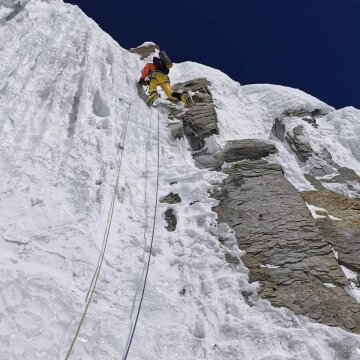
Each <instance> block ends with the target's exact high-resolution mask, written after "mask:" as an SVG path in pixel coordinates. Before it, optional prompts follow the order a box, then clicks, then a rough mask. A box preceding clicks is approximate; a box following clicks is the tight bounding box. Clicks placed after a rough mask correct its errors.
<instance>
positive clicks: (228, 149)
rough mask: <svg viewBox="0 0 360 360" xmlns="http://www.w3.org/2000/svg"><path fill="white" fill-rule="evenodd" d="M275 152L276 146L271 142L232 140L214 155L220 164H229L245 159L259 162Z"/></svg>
mask: <svg viewBox="0 0 360 360" xmlns="http://www.w3.org/2000/svg"><path fill="white" fill-rule="evenodd" d="M277 152H278V150H277V148H276V146H275V145H274V144H273V143H271V142H267V141H262V140H258V139H245V140H232V141H228V142H227V143H226V145H225V147H224V148H223V150H222V151H220V152H219V153H218V154H216V158H217V159H218V161H219V162H220V163H224V162H228V163H230V162H236V161H241V160H245V159H249V160H259V159H261V158H263V157H266V156H268V155H270V154H275V153H277Z"/></svg>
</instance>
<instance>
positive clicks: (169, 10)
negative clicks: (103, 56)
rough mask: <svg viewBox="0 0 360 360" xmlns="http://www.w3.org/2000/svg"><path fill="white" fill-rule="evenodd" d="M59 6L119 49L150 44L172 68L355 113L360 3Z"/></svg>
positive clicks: (306, 0)
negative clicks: (213, 73) (191, 68)
mask: <svg viewBox="0 0 360 360" xmlns="http://www.w3.org/2000/svg"><path fill="white" fill-rule="evenodd" d="M66 2H70V3H72V4H76V5H78V6H79V7H80V8H81V9H82V10H83V11H84V12H85V13H86V14H87V15H88V16H90V17H91V18H93V19H94V20H95V21H96V22H97V23H98V24H99V25H100V26H101V28H102V29H103V30H105V31H106V32H108V33H109V34H110V35H111V36H112V37H113V38H114V39H115V40H117V41H118V43H119V44H120V45H121V46H122V47H124V48H130V47H136V46H137V45H139V44H141V43H143V42H144V41H153V42H155V43H158V44H159V45H160V47H161V48H162V49H163V50H165V51H166V52H167V53H168V55H169V56H170V58H171V59H172V60H173V61H174V62H182V61H187V60H190V61H195V62H199V63H202V64H206V65H209V66H212V67H215V68H218V69H220V70H222V71H224V72H225V73H227V74H228V75H229V76H231V77H232V78H233V79H235V80H237V81H239V82H240V83H241V84H252V83H272V84H280V85H286V86H291V87H295V88H299V89H301V90H304V91H306V92H308V93H310V94H312V95H314V96H316V97H318V98H320V99H321V100H324V101H325V102H327V103H329V104H330V105H332V106H335V107H337V108H339V107H344V106H347V105H353V106H355V107H357V108H360V91H359V84H360V71H359V66H360V44H359V42H360V39H359V37H360V0H246V1H245V0H223V1H220V0H218V1H216V2H213V1H211V0H209V1H205V0H187V1H186V0H183V1H180V0H166V1H144V0H138V1H136V0H125V1H119V0H106V1H103V2H101V1H91V0H67V1H66ZM199 76H201V74H199Z"/></svg>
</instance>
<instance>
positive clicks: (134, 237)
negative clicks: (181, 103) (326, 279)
mask: <svg viewBox="0 0 360 360" xmlns="http://www.w3.org/2000/svg"><path fill="white" fill-rule="evenodd" d="M0 59H1V60H0V61H1V62H0V64H1V66H0V130H1V133H0V180H1V181H0V245H1V252H0V273H1V275H0V359H4V360H5V359H6V360H8V359H12V360H17V359H22V360H23V359H29V360H30V359H31V360H33V359H65V358H66V355H67V354H68V351H69V349H70V345H71V342H72V340H73V339H74V336H75V333H76V331H77V329H78V326H79V324H80V320H81V317H82V315H83V314H84V311H85V307H86V301H88V304H89V307H88V309H87V313H86V316H85V317H84V321H83V323H82V326H81V328H80V332H79V335H78V337H77V338H76V341H75V343H74V347H73V349H72V352H71V354H70V356H69V358H70V359H82V360H85V359H96V360H101V359H103V360H105V359H106V360H109V359H119V358H121V357H122V356H123V355H124V353H125V348H126V343H127V341H128V336H129V332H130V329H131V327H132V324H134V321H135V318H136V310H137V308H138V306H139V299H140V297H139V295H140V293H141V289H142V284H143V280H144V269H146V265H147V260H148V255H149V249H150V242H151V235H152V230H153V218H154V216H155V215H156V227H155V236H154V245H153V248H152V251H151V254H152V257H151V262H150V271H149V275H148V280H147V286H146V290H145V294H144V301H143V303H142V310H141V313H140V317H139V321H138V324H137V328H136V332H135V336H134V339H133V343H132V347H131V349H130V352H129V357H128V358H129V359H144V360H145V359H146V360H151V359H157V360H159V359H182V360H185V359H188V360H193V359H217V360H218V359H234V360H235V359H244V360H245V359H247V360H255V359H256V360H260V359H262V360H270V359H271V360H275V359H276V360H278V359H281V360H285V359H287V360H290V359H292V360H293V359H301V360H305V359H308V360H310V359H311V360H313V359H321V360H329V359H351V360H356V359H360V337H359V336H358V335H355V334H352V333H350V332H347V331H344V330H342V329H340V328H337V327H328V326H325V325H322V324H318V323H316V322H314V321H312V320H310V319H309V318H307V317H304V316H297V315H295V314H294V313H293V312H292V311H290V310H288V309H286V308H283V307H282V308H275V307H273V306H272V305H271V304H270V303H269V302H268V301H266V300H261V299H260V298H257V297H256V292H257V291H258V289H259V284H258V283H249V275H248V270H247V268H246V267H245V266H244V265H243V263H242V262H241V260H240V256H241V255H242V254H243V253H242V252H241V250H239V249H238V247H237V241H236V238H235V235H234V232H233V231H231V230H230V229H229V228H228V226H227V225H225V224H220V225H218V224H217V214H216V213H215V212H214V207H215V206H216V205H217V204H218V201H216V200H215V199H213V198H212V197H211V196H210V192H211V191H212V190H213V189H214V188H215V187H219V184H221V182H222V181H223V180H224V179H225V178H226V175H225V174H224V173H223V172H221V171H210V169H207V168H204V167H203V168H201V166H199V164H197V163H196V162H195V160H194V158H193V156H192V153H191V151H190V147H189V143H188V141H187V140H186V139H184V138H183V139H181V140H174V139H173V138H172V136H171V133H170V130H169V127H168V125H169V121H170V120H169V119H168V116H167V111H166V107H162V108H147V107H146V105H145V104H144V103H143V102H142V101H141V100H139V99H138V92H137V88H136V86H135V83H136V80H137V79H138V77H139V74H140V70H141V68H142V66H143V64H144V61H145V60H144V61H141V60H140V58H139V57H138V56H137V55H136V54H132V53H130V52H129V51H127V50H125V49H122V48H121V47H120V46H119V45H118V44H117V43H116V42H115V41H114V40H113V39H111V37H109V36H108V35H107V34H105V33H103V32H102V31H101V30H100V29H99V27H98V26H97V25H96V24H95V23H94V22H93V21H92V20H90V19H88V18H87V17H86V16H85V15H84V14H83V13H82V12H81V11H80V10H79V9H78V8H77V7H74V6H71V5H69V4H64V3H63V2H62V1H58V0H53V1H51V0H49V1H40V0H30V1H13V0H0ZM198 77H206V78H207V79H208V80H209V81H210V83H211V92H212V96H213V101H214V104H215V106H216V112H217V117H218V128H219V134H218V135H213V136H212V137H209V138H208V139H207V140H206V148H207V150H208V152H209V153H211V154H214V153H216V152H217V151H218V150H219V149H221V148H222V147H223V146H224V144H225V143H226V142H227V141H229V140H241V139H249V138H251V139H261V140H270V141H271V142H273V143H274V144H276V147H277V149H278V153H277V154H273V155H271V156H270V157H268V160H269V161H270V162H272V163H277V164H280V165H281V166H282V168H283V170H284V172H285V175H286V178H287V179H288V180H289V181H290V182H291V183H292V184H293V185H294V186H296V188H297V189H298V190H314V189H315V187H316V186H320V185H321V186H323V187H325V188H326V189H327V190H335V191H338V193H339V194H342V195H343V196H348V197H352V198H353V199H355V198H356V197H357V196H358V194H359V191H360V188H359V186H358V182H357V178H356V176H358V175H360V153H359V149H360V146H359V140H358V139H359V135H360V112H359V110H356V109H353V108H346V109H342V110H337V111H335V110H334V109H333V108H331V107H329V106H328V105H326V104H324V103H322V102H321V101H319V100H317V99H315V98H313V97H311V96H309V95H307V94H304V93H303V92H301V91H299V90H294V89H288V88H284V87H280V86H274V85H249V86H244V87H241V86H240V85H239V84H238V83H237V82H234V81H233V80H231V79H230V78H229V77H228V76H226V75H225V74H223V73H222V72H221V71H218V70H215V69H211V68H209V67H206V66H203V65H200V64H196V63H191V62H187V63H182V64H175V66H174V68H173V69H172V72H171V74H170V78H171V81H172V83H176V82H183V81H187V80H191V79H194V78H198ZM119 98H121V99H122V100H119ZM130 104H131V105H130ZM288 110H292V111H293V112H292V113H287V114H284V111H288ZM300 110H301V111H303V112H306V114H304V113H301V112H300V115H299V111H300ZM296 111H298V113H295V112H296ZM324 114H326V115H324ZM303 118H306V119H307V120H309V122H306V121H304V120H303ZM275 119H277V122H278V125H279V126H278V128H276V127H274V126H275ZM314 119H315V120H316V121H315V122H316V125H317V127H316V128H315V127H314V126H313V125H312V120H314ZM158 124H159V129H158ZM299 126H301V128H298V129H297V132H294V131H295V130H294V129H296V128H297V127H299ZM279 129H280V130H279ZM119 145H120V146H119ZM158 146H159V148H158ZM294 149H296V150H298V155H296V154H297V153H296V152H294V151H293V150H294ZM324 149H325V150H327V152H326V151H324ZM309 153H310V154H309ZM329 154H330V155H331V156H329ZM158 156H159V159H160V175H159V178H158V177H157V173H158ZM304 156H305V157H306V156H308V158H306V159H304V160H305V161H303V162H302V161H301V160H300V158H299V157H304ZM344 168H346V169H348V170H349V169H350V170H353V173H351V176H352V178H351V179H352V180H349V178H346V176H347V175H346V176H345V175H344V173H346V174H349V171H345V170H343V169H344ZM340 175H341V176H340ZM344 176H345V180H344ZM117 179H118V181H117ZM158 180H159V183H158V184H159V187H158V188H159V194H158V197H157V191H156V190H157V182H158ZM319 184H320V185H319ZM171 192H173V193H176V194H178V196H179V198H180V202H179V201H178V200H177V201H176V202H177V203H176V204H174V203H173V204H167V203H164V202H158V201H157V198H158V199H160V200H161V199H163V198H164V197H165V196H166V195H168V194H169V193H171ZM156 206H157V208H156ZM169 209H170V210H172V214H175V215H176V219H177V224H176V231H172V232H169V231H168V230H167V229H166V228H165V226H166V222H165V220H164V218H165V217H166V215H165V213H167V211H168V210H169ZM312 209H313V208H312ZM109 214H110V215H111V214H112V216H111V217H109ZM110 218H111V221H110ZM104 234H105V235H104ZM106 234H108V237H106ZM104 239H105V240H106V241H104ZM219 240H221V241H219ZM102 255H104V260H103V261H102ZM225 255H227V256H231V258H232V259H236V260H237V261H233V262H232V263H229V262H226V261H225V259H226V256H225ZM99 265H101V271H100V272H99V278H98V281H97V283H96V288H95V289H94V292H93V296H92V297H91V298H90V300H91V301H89V296H88V295H89V294H88V292H89V289H90V292H91V289H92V287H91V284H94V282H93V280H94V273H95V277H96V275H97V272H96V271H97V269H98V268H99ZM264 265H265V264H264ZM247 294H254V296H253V299H252V300H251V301H249V299H248V295H247ZM356 294H357V293H356V289H353V295H354V296H355V297H356V296H357V295H356Z"/></svg>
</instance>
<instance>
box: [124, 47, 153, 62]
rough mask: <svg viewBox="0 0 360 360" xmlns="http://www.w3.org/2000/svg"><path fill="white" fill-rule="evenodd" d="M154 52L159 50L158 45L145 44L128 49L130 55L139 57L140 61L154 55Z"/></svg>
mask: <svg viewBox="0 0 360 360" xmlns="http://www.w3.org/2000/svg"><path fill="white" fill-rule="evenodd" d="M156 50H159V45H156V44H146V45H141V46H138V47H136V48H131V49H129V51H130V52H131V53H133V54H138V55H140V59H141V60H144V59H146V58H147V57H148V56H150V55H152V54H154V53H155V52H156Z"/></svg>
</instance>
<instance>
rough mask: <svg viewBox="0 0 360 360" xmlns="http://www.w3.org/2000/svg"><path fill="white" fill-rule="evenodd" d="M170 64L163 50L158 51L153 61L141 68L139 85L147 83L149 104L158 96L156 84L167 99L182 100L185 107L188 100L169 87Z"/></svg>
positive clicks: (187, 104)
mask: <svg viewBox="0 0 360 360" xmlns="http://www.w3.org/2000/svg"><path fill="white" fill-rule="evenodd" d="M172 66H173V64H172V63H171V61H170V59H169V58H168V56H167V55H166V53H165V51H160V52H159V57H154V58H153V62H152V63H148V64H146V65H145V66H144V68H143V69H142V71H141V77H140V79H139V85H149V93H150V95H149V97H148V100H147V104H148V105H149V106H151V105H152V104H153V103H154V101H155V100H156V99H157V98H158V97H159V94H158V93H157V91H156V88H157V87H158V86H161V88H162V89H163V90H164V92H165V94H166V96H167V97H168V98H169V100H173V101H182V102H183V104H184V106H185V107H188V106H189V102H188V100H187V98H186V96H185V95H184V94H181V93H178V92H173V91H172V89H171V86H170V79H169V76H168V74H169V71H170V69H171V68H172ZM146 78H148V80H146Z"/></svg>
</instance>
